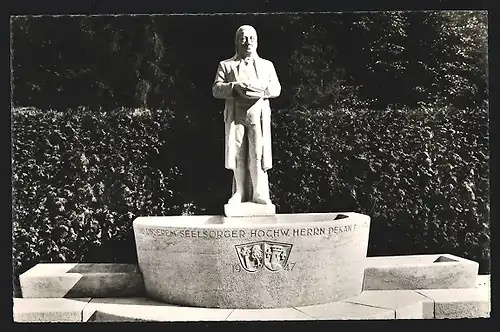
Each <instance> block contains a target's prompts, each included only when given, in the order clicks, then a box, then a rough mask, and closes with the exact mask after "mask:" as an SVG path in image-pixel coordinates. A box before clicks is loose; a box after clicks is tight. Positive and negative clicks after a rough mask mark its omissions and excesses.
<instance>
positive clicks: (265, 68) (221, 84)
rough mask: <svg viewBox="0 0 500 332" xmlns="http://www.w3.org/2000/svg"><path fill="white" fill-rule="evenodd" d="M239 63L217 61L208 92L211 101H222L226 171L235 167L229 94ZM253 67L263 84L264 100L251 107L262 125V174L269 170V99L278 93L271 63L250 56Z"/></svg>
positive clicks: (232, 98) (231, 97)
mask: <svg viewBox="0 0 500 332" xmlns="http://www.w3.org/2000/svg"><path fill="white" fill-rule="evenodd" d="M239 64H240V60H239V58H238V56H237V55H235V56H233V57H232V58H230V59H227V60H224V61H221V62H220V63H219V66H218V68H217V74H216V76H215V82H214V85H213V87H212V93H213V96H214V97H215V98H219V99H225V100H226V101H225V106H224V123H225V144H224V145H225V163H224V166H225V167H226V168H227V169H230V170H234V169H235V168H236V142H235V137H236V135H235V121H234V118H235V109H236V106H235V102H236V99H235V97H236V95H235V93H234V91H233V82H236V81H238V72H239V68H238V67H239ZM254 66H255V72H256V75H257V79H258V80H259V81H260V82H262V83H267V89H266V91H265V97H264V98H261V99H259V100H257V102H256V103H255V104H254V105H253V106H252V107H261V109H262V115H261V125H262V139H263V151H262V169H263V170H264V171H267V170H269V169H270V168H272V151H271V107H270V105H269V98H276V97H278V96H279V95H280V93H281V85H280V82H279V80H278V76H277V75H276V70H275V69H274V65H273V63H272V62H271V61H269V60H265V59H262V58H261V57H259V56H258V55H255V56H254Z"/></svg>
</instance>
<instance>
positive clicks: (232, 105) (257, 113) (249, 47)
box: [212, 25, 281, 204]
mask: <svg viewBox="0 0 500 332" xmlns="http://www.w3.org/2000/svg"><path fill="white" fill-rule="evenodd" d="M235 47H236V54H235V55H234V56H233V57H232V58H230V59H227V60H224V61H221V62H220V63H219V67H218V69H217V75H216V76H215V82H214V85H213V87H212V93H213V95H214V97H215V98H219V99H225V107H224V123H225V167H226V168H227V169H230V170H232V171H233V174H234V179H233V193H232V196H231V198H230V199H229V201H228V204H232V203H241V202H247V201H248V202H254V203H258V204H271V200H270V198H269V183H268V177H267V171H268V170H269V169H270V168H271V167H272V160H271V158H272V154H271V108H270V105H269V98H276V97H278V96H279V95H280V93H281V85H280V82H279V81H278V77H277V75H276V70H275V69H274V65H273V63H272V62H271V61H268V60H265V59H262V58H261V57H259V56H258V55H257V32H256V31H255V29H254V28H253V27H251V26H249V25H243V26H241V27H239V28H238V30H237V31H236V37H235Z"/></svg>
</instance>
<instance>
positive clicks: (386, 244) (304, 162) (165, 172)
mask: <svg viewBox="0 0 500 332" xmlns="http://www.w3.org/2000/svg"><path fill="white" fill-rule="evenodd" d="M207 119H210V120H211V121H212V120H213V123H210V122H207V121H206V120H207ZM12 122H13V241H14V244H13V261H14V273H15V275H18V274H19V273H22V272H24V271H25V270H27V269H28V268H30V267H31V266H33V265H34V264H36V263H37V262H40V261H52V262H61V261H82V262H84V261H95V262H135V261H136V254H135V244H134V238H133V233H132V221H133V219H134V218H135V217H137V216H140V215H176V214H177V215H178V214H211V213H219V212H220V213H222V205H223V203H224V201H225V199H227V197H228V195H229V190H230V180H231V174H230V172H228V171H225V170H224V169H223V159H222V150H223V147H222V144H223V143H222V142H223V127H222V118H219V117H215V116H213V117H212V116H210V117H208V118H205V119H203V118H201V117H198V118H196V117H191V118H189V117H186V118H182V119H180V118H179V117H176V116H175V114H174V113H173V112H171V111H162V110H156V111H151V110H126V109H123V110H116V111H113V112H104V111H90V110H85V109H79V110H73V111H67V112H57V111H40V110H36V109H31V108H19V109H14V110H13V120H12ZM196 135H200V137H206V139H204V140H200V139H199V138H198V139H196V140H195V139H194V138H193V137H194V136H196ZM190 137H191V140H190V139H189V138H190ZM196 147H198V149H197V150H196ZM273 151H274V168H273V169H272V170H271V172H270V181H271V193H272V199H273V201H274V203H275V204H276V205H277V207H278V210H279V212H280V213H291V212H328V211H357V212H361V213H366V214H368V215H370V216H371V217H372V228H371V234H370V245H369V254H370V255H385V254H408V253H430V252H441V253H452V254H457V255H459V256H463V257H466V258H469V259H473V260H476V261H479V262H480V264H481V265H480V266H481V270H482V271H483V272H485V271H486V272H487V271H489V259H490V250H489V243H490V232H489V169H488V113H487V110H486V109H467V110H454V109H450V108H440V109H437V108H429V107H422V108H421V109H419V110H404V111H401V110H399V111H393V110H388V111H385V112H375V111H356V112H352V111H347V110H335V111H333V110H318V111H314V112H313V111H311V110H309V111H306V110H290V111H284V110H276V111H274V114H273ZM203 153H205V154H203ZM215 169H217V170H216V171H215ZM196 188H198V189H199V190H198V191H196Z"/></svg>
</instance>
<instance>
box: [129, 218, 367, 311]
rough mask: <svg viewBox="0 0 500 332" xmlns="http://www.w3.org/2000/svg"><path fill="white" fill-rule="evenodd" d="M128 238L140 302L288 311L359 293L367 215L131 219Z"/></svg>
mask: <svg viewBox="0 0 500 332" xmlns="http://www.w3.org/2000/svg"><path fill="white" fill-rule="evenodd" d="M133 226H134V235H135V241H136V247H137V256H138V263H139V268H140V271H141V273H142V275H143V280H144V286H145V289H146V292H147V294H148V296H149V297H150V298H152V299H156V300H160V301H163V302H165V303H169V304H176V305H184V306H193V307H205V308H232V309H258V308H289V307H297V306H306V305H316V304H323V303H329V302H334V301H341V300H344V299H347V298H350V297H353V296H356V295H358V294H360V293H361V291H362V286H363V274H364V268H365V259H366V254H367V247H368V237H369V228H370V217H369V216H366V215H363V214H359V213H353V212H346V213H311V214H307V213H304V214H300V213H297V214H277V215H275V216H273V217H238V218H227V217H223V216H167V217H139V218H137V219H135V220H134V223H133Z"/></svg>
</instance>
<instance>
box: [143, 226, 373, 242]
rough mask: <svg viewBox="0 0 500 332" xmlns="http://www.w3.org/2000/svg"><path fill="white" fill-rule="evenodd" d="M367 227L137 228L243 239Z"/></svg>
mask: <svg viewBox="0 0 500 332" xmlns="http://www.w3.org/2000/svg"><path fill="white" fill-rule="evenodd" d="M365 227H369V224H368V223H363V224H359V225H358V224H347V225H335V226H330V227H307V228H281V229H231V230H227V229H226V230H221V229H217V230H215V229H210V230H209V229H196V230H193V229H166V228H143V227H141V228H138V232H139V234H141V235H146V236H152V237H174V238H192V239H216V240H217V239H230V238H232V239H243V238H262V237H268V238H279V237H311V236H321V235H338V234H341V233H351V232H355V231H357V230H359V229H362V228H365Z"/></svg>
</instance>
